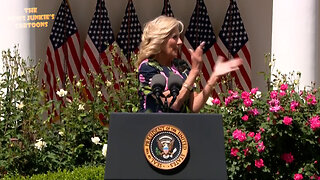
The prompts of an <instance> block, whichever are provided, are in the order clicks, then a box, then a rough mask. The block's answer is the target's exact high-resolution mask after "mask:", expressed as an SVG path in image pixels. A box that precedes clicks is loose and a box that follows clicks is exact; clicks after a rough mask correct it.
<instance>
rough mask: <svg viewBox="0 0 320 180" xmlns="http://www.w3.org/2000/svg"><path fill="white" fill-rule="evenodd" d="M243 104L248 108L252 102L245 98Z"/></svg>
mask: <svg viewBox="0 0 320 180" xmlns="http://www.w3.org/2000/svg"><path fill="white" fill-rule="evenodd" d="M243 104H244V105H245V106H246V107H250V106H251V105H252V100H251V99H250V98H247V99H244V100H243Z"/></svg>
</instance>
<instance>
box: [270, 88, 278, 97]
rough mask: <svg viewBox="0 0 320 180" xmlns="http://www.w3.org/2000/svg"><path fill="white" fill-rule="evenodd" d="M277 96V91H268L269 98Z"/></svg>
mask: <svg viewBox="0 0 320 180" xmlns="http://www.w3.org/2000/svg"><path fill="white" fill-rule="evenodd" d="M277 96H278V91H275V90H273V91H271V92H270V98H271V99H275V98H276V97H277Z"/></svg>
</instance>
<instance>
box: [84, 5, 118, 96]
mask: <svg viewBox="0 0 320 180" xmlns="http://www.w3.org/2000/svg"><path fill="white" fill-rule="evenodd" d="M114 42H115V38H114V34H113V31H112V28H111V23H110V20H109V18H108V11H107V8H106V6H105V2H104V0H97V5H96V11H95V13H94V16H93V18H92V20H91V24H90V27H89V30H88V34H87V38H86V41H85V44H84V50H83V55H82V61H81V65H82V66H81V70H82V76H81V79H82V80H83V83H84V84H86V85H87V88H86V94H87V96H88V98H89V99H90V100H93V96H92V93H91V92H90V91H89V88H88V87H90V86H93V83H94V79H93V78H94V77H93V76H94V75H101V78H102V80H103V81H104V82H105V81H106V80H107V77H106V76H105V75H104V73H103V70H102V67H103V66H104V65H106V66H108V65H111V64H112V58H113V55H112V54H111V51H112V48H113V43H114ZM107 48H109V49H108V50H107ZM102 94H103V98H105V96H106V95H107V92H106V91H105V89H104V88H102Z"/></svg>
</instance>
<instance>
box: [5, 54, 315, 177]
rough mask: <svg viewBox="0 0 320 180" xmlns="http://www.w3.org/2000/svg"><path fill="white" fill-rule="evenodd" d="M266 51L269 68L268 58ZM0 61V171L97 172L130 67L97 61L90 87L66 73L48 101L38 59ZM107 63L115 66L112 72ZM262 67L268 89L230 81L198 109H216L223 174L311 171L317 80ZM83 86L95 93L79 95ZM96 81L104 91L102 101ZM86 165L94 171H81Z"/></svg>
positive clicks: (128, 97)
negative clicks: (304, 82) (57, 96)
mask: <svg viewBox="0 0 320 180" xmlns="http://www.w3.org/2000/svg"><path fill="white" fill-rule="evenodd" d="M133 58H135V57H133ZM266 59H267V60H268V63H271V64H270V68H271V67H272V63H274V60H270V57H266ZM2 62H3V70H4V71H3V73H1V74H0V76H1V81H0V88H1V91H0V149H1V152H0V177H5V178H8V179H9V178H18V177H19V178H23V177H26V178H28V177H30V176H31V175H34V174H41V175H39V176H34V177H35V179H37V178H38V179H48V178H49V179H50V178H53V179H54V178H60V177H69V175H70V173H69V172H70V171H71V170H75V171H74V172H73V173H76V174H77V171H78V170H79V171H83V172H84V173H80V174H83V175H79V176H83V177H88V179H91V178H92V179H94V177H99V178H100V177H102V176H101V173H104V172H103V171H104V170H103V169H104V168H103V167H104V164H105V154H103V147H104V146H105V144H107V138H108V119H109V115H110V112H115V111H120V112H136V111H137V110H138V107H137V105H138V96H137V88H138V82H137V77H136V73H135V72H132V73H123V72H122V71H121V70H120V69H121V68H120V66H121V65H115V64H114V63H113V64H112V65H111V66H107V67H104V73H105V76H106V77H107V80H106V81H102V80H101V77H100V76H98V75H95V74H90V76H93V79H94V83H93V84H94V85H93V86H90V87H88V86H85V85H84V84H83V83H82V82H81V81H78V82H70V81H69V80H67V83H66V84H65V89H63V91H64V92H65V94H63V95H61V97H62V100H61V101H47V100H46V91H45V88H42V87H41V86H40V85H39V79H38V78H39V74H38V73H37V72H39V67H40V63H39V64H35V65H33V63H32V60H30V59H23V58H21V57H20V54H19V52H18V50H17V48H14V49H13V50H7V51H3V52H2ZM26 62H28V64H27V63H26ZM29 62H31V63H29ZM132 62H133V61H132ZM131 66H132V65H131ZM111 69H112V70H118V72H120V73H119V74H118V75H117V76H116V77H115V76H114V74H112V73H110V72H111ZM269 73H270V69H267V70H266V72H265V74H264V75H265V79H266V82H267V83H268V85H269V86H268V89H269V91H268V92H265V93H261V92H260V91H259V89H258V88H253V89H252V90H251V91H250V92H245V91H241V90H237V89H236V88H235V85H233V87H234V88H233V89H234V90H232V91H229V92H228V93H226V94H220V96H219V98H215V99H213V98H210V99H209V100H208V102H207V104H206V105H205V107H204V108H203V109H202V111H201V112H202V113H220V114H222V116H223V121H224V122H223V123H224V133H225V149H226V163H227V171H228V177H229V179H301V178H302V177H304V178H307V179H318V178H319V175H320V173H319V169H320V168H319V167H320V166H319V160H320V145H319V144H320V130H319V128H320V121H319V113H320V105H319V102H318V101H319V96H320V94H319V88H316V87H314V86H311V87H309V88H306V89H302V90H300V89H299V86H298V85H299V78H300V74H299V73H294V72H293V73H290V74H289V75H283V74H281V73H280V72H278V74H275V75H273V76H274V77H273V80H272V81H271V80H270V79H271V78H270V75H269ZM222 83H223V85H225V84H228V85H230V84H229V83H224V82H222ZM116 87H120V88H116ZM85 88H88V89H90V91H91V92H92V94H93V95H94V99H92V100H89V99H88V98H86V97H85V95H84V94H83V92H84V89H85ZM103 88H105V91H106V92H108V95H105V98H106V100H105V101H103V100H102V93H101V92H102V91H103V90H102V89H103ZM83 166H86V167H88V168H86V167H83ZM92 166H94V167H98V168H97V169H96V168H90V167H92ZM78 168H79V169H78ZM82 168H83V169H82ZM91 169H93V172H94V174H96V175H92V173H91V175H92V176H91V175H90V172H88V174H89V175H88V176H84V174H85V173H86V172H87V171H91ZM95 171H97V172H95ZM48 172H49V173H48ZM50 172H58V173H57V174H55V173H50ZM61 173H62V174H63V175H62V174H61ZM71 174H72V173H71ZM73 175H74V174H73ZM71 176H72V175H70V177H71ZM67 179H68V178H67Z"/></svg>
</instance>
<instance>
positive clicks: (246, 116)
mask: <svg viewBox="0 0 320 180" xmlns="http://www.w3.org/2000/svg"><path fill="white" fill-rule="evenodd" d="M241 119H242V120H244V121H248V119H249V116H248V115H244V116H242V118H241Z"/></svg>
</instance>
